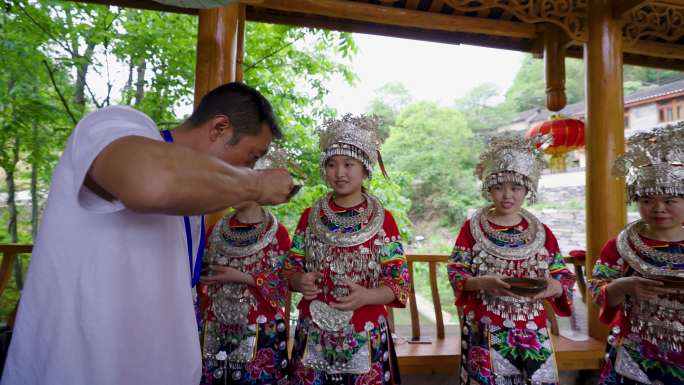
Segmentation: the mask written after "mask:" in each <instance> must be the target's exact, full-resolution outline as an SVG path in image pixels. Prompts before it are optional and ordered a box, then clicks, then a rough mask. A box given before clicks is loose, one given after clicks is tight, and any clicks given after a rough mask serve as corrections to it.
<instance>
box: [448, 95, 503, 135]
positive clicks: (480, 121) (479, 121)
mask: <svg viewBox="0 0 684 385" xmlns="http://www.w3.org/2000/svg"><path fill="white" fill-rule="evenodd" d="M501 96H502V95H501V94H500V92H499V90H498V88H497V87H496V85H495V84H493V83H481V84H478V85H476V86H475V87H473V88H472V89H471V90H470V91H468V92H467V93H466V94H465V95H464V96H463V97H462V98H460V99H457V100H456V102H455V107H456V109H457V110H459V111H461V112H462V113H463V115H464V116H465V118H466V120H467V122H468V127H470V129H472V130H473V132H477V133H489V132H490V131H491V130H493V129H495V128H497V127H499V126H502V125H504V124H506V123H508V122H510V121H511V119H512V118H513V116H514V111H513V110H512V108H511V103H505V102H499V103H498V104H496V101H497V99H500V98H501Z"/></svg>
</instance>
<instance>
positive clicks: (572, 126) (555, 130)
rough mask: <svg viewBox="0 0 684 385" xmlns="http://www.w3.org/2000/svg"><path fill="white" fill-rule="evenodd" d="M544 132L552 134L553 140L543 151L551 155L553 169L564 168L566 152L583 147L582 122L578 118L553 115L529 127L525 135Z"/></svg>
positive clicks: (542, 133)
mask: <svg viewBox="0 0 684 385" xmlns="http://www.w3.org/2000/svg"><path fill="white" fill-rule="evenodd" d="M544 134H551V135H552V136H553V142H552V143H551V145H550V146H549V147H547V148H546V150H544V153H546V154H549V155H551V168H552V169H555V170H565V154H566V153H567V152H570V151H573V150H575V149H577V148H580V147H584V122H583V121H581V120H578V119H572V118H566V117H562V116H559V115H554V116H552V117H551V119H549V120H546V121H543V122H538V123H536V124H534V125H533V126H532V127H530V129H529V130H528V131H527V133H526V134H525V137H526V138H531V137H533V136H535V135H544Z"/></svg>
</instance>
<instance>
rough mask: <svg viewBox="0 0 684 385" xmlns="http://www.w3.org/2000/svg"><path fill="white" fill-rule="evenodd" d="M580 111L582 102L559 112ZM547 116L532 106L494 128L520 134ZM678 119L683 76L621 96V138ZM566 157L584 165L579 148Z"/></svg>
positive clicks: (683, 109)
mask: <svg viewBox="0 0 684 385" xmlns="http://www.w3.org/2000/svg"><path fill="white" fill-rule="evenodd" d="M584 113H585V108H584V102H583V101H582V102H578V103H573V104H569V105H567V106H566V107H565V108H564V109H562V110H561V111H560V114H561V115H564V116H567V117H572V118H575V119H580V120H584ZM551 115H552V113H551V112H550V111H549V110H547V109H546V108H542V107H536V108H532V109H529V110H527V111H523V112H521V113H519V114H518V116H516V118H515V119H513V121H512V122H510V123H509V124H507V125H504V126H500V127H497V128H496V131H497V132H504V131H512V132H520V133H521V134H522V133H525V132H527V130H528V129H529V128H530V127H532V125H534V124H535V123H537V122H540V121H544V120H547V119H549V118H550V117H551ZM680 121H684V79H682V80H678V81H674V82H671V83H667V84H663V85H660V86H653V87H649V88H646V89H642V90H639V91H636V92H633V93H631V94H629V95H626V96H625V137H629V136H631V135H633V134H635V133H637V132H639V131H644V130H648V129H651V128H653V127H656V126H659V125H665V124H671V123H676V122H680ZM570 157H571V159H569V162H568V164H569V165H573V166H574V167H580V168H583V167H584V158H585V157H584V151H583V150H577V151H574V152H573V153H571V154H570ZM573 166H571V167H573Z"/></svg>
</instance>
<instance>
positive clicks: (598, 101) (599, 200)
mask: <svg viewBox="0 0 684 385" xmlns="http://www.w3.org/2000/svg"><path fill="white" fill-rule="evenodd" d="M619 1H620V0H591V1H589V2H587V3H588V7H589V9H588V20H587V27H588V32H589V35H588V36H589V38H588V42H587V43H586V45H585V47H584V62H585V66H586V84H585V89H586V119H587V132H586V145H587V167H586V169H587V173H586V201H587V205H586V207H587V209H586V210H587V219H586V221H587V258H586V269H587V273H588V274H587V275H588V277H589V278H590V277H591V271H592V269H593V267H594V263H595V262H596V259H598V256H599V253H600V251H601V248H602V247H603V245H604V243H605V242H606V241H608V240H609V239H611V238H613V237H615V236H616V235H617V234H618V233H619V231H620V230H621V229H622V228H623V227H624V225H625V222H626V217H627V210H626V198H625V190H624V180H623V179H622V178H616V177H613V176H612V174H611V168H612V166H613V162H614V161H615V158H616V157H617V156H618V155H619V154H622V153H623V152H624V149H625V139H624V100H623V89H622V23H621V22H620V21H619V20H618V19H616V18H615V17H614V16H613V8H612V7H613V5H614V3H616V2H619ZM587 305H588V317H589V335H590V336H592V337H594V338H596V339H599V340H603V339H605V336H606V333H607V327H606V326H605V325H603V324H601V322H600V321H599V320H598V307H596V306H595V305H594V304H593V303H592V302H591V301H587Z"/></svg>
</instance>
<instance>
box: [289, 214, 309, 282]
mask: <svg viewBox="0 0 684 385" xmlns="http://www.w3.org/2000/svg"><path fill="white" fill-rule="evenodd" d="M310 212H311V208H308V209H306V210H304V212H303V213H302V216H301V217H300V218H299V224H297V229H296V230H295V234H294V236H293V237H292V246H290V251H289V253H288V256H287V258H286V259H285V263H284V265H283V273H282V276H283V277H284V279H289V277H290V275H292V273H297V272H299V273H303V272H304V234H305V233H306V228H307V226H308V224H309V213H310Z"/></svg>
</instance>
